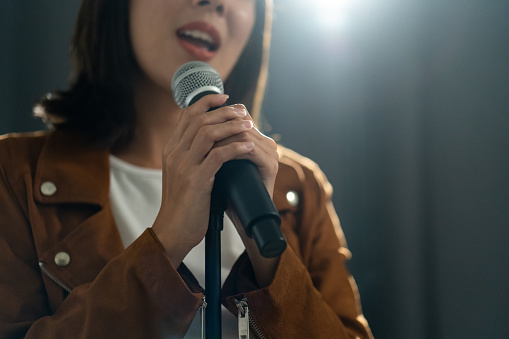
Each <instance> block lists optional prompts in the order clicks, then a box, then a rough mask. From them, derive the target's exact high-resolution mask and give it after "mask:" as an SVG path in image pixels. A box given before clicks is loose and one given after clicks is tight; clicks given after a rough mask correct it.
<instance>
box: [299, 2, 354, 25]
mask: <svg viewBox="0 0 509 339" xmlns="http://www.w3.org/2000/svg"><path fill="white" fill-rule="evenodd" d="M353 1H354V0H314V1H306V2H307V4H308V6H309V7H311V8H310V11H311V12H314V13H315V21H316V22H317V23H318V24H319V25H320V26H322V27H323V28H325V29H341V28H343V27H344V25H345V24H346V17H347V16H346V12H347V11H348V9H349V7H350V6H351V4H352V2H353Z"/></svg>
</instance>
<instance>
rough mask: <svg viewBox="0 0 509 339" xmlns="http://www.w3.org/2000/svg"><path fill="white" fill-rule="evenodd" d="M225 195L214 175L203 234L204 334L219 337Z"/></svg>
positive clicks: (212, 337) (209, 336)
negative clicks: (207, 218)
mask: <svg viewBox="0 0 509 339" xmlns="http://www.w3.org/2000/svg"><path fill="white" fill-rule="evenodd" d="M225 211H226V195H225V192H224V190H223V188H222V185H221V183H220V180H218V177H217V176H216V180H215V181H214V187H213V189H212V194H211V200H210V215H209V228H208V230H207V233H206V235H205V295H206V301H207V307H206V309H205V334H206V338H207V339H220V338H221V334H222V329H221V231H222V230H223V216H224V212H225Z"/></svg>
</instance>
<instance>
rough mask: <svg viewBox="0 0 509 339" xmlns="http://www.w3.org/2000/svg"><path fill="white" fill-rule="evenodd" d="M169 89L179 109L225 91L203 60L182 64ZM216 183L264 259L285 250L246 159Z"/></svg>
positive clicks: (272, 210)
mask: <svg viewBox="0 0 509 339" xmlns="http://www.w3.org/2000/svg"><path fill="white" fill-rule="evenodd" d="M171 89H172V92H173V97H174V99H175V102H176V103H177V104H178V105H179V106H180V107H181V108H186V107H188V106H190V105H192V104H194V103H195V102H196V101H198V100H199V99H200V98H202V97H204V96H205V95H208V94H222V93H223V92H224V87H223V81H222V80H221V76H220V75H219V73H217V71H216V70H215V69H214V68H212V67H211V66H210V65H209V64H207V63H205V62H202V61H191V62H188V63H186V64H184V65H182V66H181V67H180V68H179V69H178V70H177V71H176V72H175V74H174V75H173V78H172V81H171ZM214 109H215V108H214ZM215 180H216V181H218V185H219V187H220V189H222V190H224V194H225V195H226V198H227V199H228V200H229V201H230V203H231V205H232V207H233V209H234V210H235V212H236V213H237V216H238V217H239V220H240V222H241V223H242V226H243V227H244V230H245V232H246V234H247V236H248V237H250V238H253V239H254V240H255V242H256V244H257V246H258V249H259V250H260V254H261V255H262V256H263V257H265V258H273V257H277V256H278V255H280V254H281V253H282V252H283V251H284V250H285V249H286V239H285V237H284V236H283V233H282V232H281V227H280V225H281V217H280V216H279V213H278V211H277V209H276V207H275V206H274V203H273V202H272V199H271V198H270V195H269V193H268V192H267V189H266V188H265V185H264V184H263V181H262V178H261V176H260V173H259V172H258V169H257V168H256V166H255V165H254V164H253V163H252V162H251V161H249V160H231V161H228V162H226V163H224V164H223V166H222V167H221V169H220V170H219V171H218V173H217V174H216V179H215ZM214 186H215V187H216V185H214ZM214 189H215V188H214Z"/></svg>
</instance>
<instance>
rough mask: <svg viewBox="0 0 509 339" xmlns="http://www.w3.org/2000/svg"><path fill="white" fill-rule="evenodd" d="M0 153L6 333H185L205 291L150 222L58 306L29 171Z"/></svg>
mask: <svg viewBox="0 0 509 339" xmlns="http://www.w3.org/2000/svg"><path fill="white" fill-rule="evenodd" d="M0 151H1V149H0ZM0 155H1V156H2V158H1V160H2V161H0V337H1V338H22V337H26V338H103V337H105V336H107V337H113V338H157V337H159V336H160V335H161V333H165V334H166V335H169V337H182V336H183V335H184V333H185V331H186V330H187V327H188V325H189V323H190V322H191V320H192V318H193V317H194V315H195V312H196V310H197V309H198V308H199V306H200V304H201V301H202V293H201V292H199V291H191V289H190V288H189V287H188V284H186V282H184V281H183V278H182V276H181V275H180V274H179V272H178V271H177V270H176V269H175V268H174V267H173V266H172V264H171V262H170V260H169V259H168V257H167V255H166V252H165V251H164V249H163V248H162V246H161V244H160V243H159V242H158V241H157V239H156V237H155V235H154V234H153V233H152V232H151V230H150V229H148V230H147V231H145V233H144V234H142V235H141V236H140V237H139V238H138V239H137V240H136V241H135V242H134V243H133V244H132V245H131V246H129V247H128V248H127V249H126V250H125V251H123V252H122V253H121V254H120V255H119V256H117V257H116V258H114V259H113V260H111V261H110V262H109V263H107V264H106V266H104V268H103V269H102V270H101V271H100V273H99V275H98V276H97V277H96V278H95V279H94V280H93V281H92V282H90V283H86V284H81V285H79V286H77V287H75V288H74V289H73V290H72V291H71V292H70V293H69V294H68V295H67V296H66V298H65V300H64V301H63V302H62V304H61V305H60V306H59V307H58V309H57V310H56V312H54V313H53V312H52V311H51V306H50V304H49V299H48V296H47V290H46V285H45V282H44V279H43V275H42V273H41V270H40V268H39V264H38V255H37V252H36V249H35V245H34V241H33V237H32V233H31V226H30V223H29V217H28V216H29V213H30V212H29V211H28V209H27V207H26V206H27V204H26V199H27V198H26V196H27V192H26V189H27V188H26V187H25V186H26V184H25V183H26V182H27V180H29V179H28V178H29V177H30V175H31V174H30V173H27V174H26V175H27V176H28V178H27V177H25V174H20V175H19V176H18V175H17V174H13V173H12V172H13V171H11V173H6V170H5V167H6V162H5V161H6V158H5V157H6V156H8V154H6V153H5V152H0ZM25 173H26V172H25ZM22 186H23V187H25V188H24V189H25V191H23V189H22V188H21V187H22ZM28 195H30V194H28ZM83 255H86V254H83ZM61 292H62V293H63V294H64V293H66V292H64V290H61Z"/></svg>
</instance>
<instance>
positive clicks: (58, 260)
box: [55, 252, 71, 267]
mask: <svg viewBox="0 0 509 339" xmlns="http://www.w3.org/2000/svg"><path fill="white" fill-rule="evenodd" d="M70 262H71V256H70V255H69V253H67V252H58V253H57V254H55V264H57V266H59V267H65V266H67V265H69V263H70Z"/></svg>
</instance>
